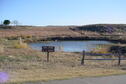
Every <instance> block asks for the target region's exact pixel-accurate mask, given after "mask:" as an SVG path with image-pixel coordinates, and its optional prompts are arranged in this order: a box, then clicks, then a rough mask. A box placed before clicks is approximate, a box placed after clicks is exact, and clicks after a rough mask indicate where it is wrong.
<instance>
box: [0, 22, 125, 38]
mask: <svg viewBox="0 0 126 84" xmlns="http://www.w3.org/2000/svg"><path fill="white" fill-rule="evenodd" d="M125 35H126V24H95V25H85V26H0V37H1V38H9V39H15V38H17V37H22V38H24V39H32V40H33V39H34V40H43V39H47V40H49V39H53V40H59V39H62V40H64V39H66V38H67V39H68V40H70V39H75V40H76V39H78V38H79V39H107V40H108V39H109V40H125V39H126V37H125Z"/></svg>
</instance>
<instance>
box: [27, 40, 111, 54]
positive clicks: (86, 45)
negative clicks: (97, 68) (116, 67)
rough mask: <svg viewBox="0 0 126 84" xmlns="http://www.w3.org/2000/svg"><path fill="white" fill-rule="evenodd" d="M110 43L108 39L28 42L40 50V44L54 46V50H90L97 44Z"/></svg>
mask: <svg viewBox="0 0 126 84" xmlns="http://www.w3.org/2000/svg"><path fill="white" fill-rule="evenodd" d="M106 44H112V43H111V42H109V41H50V42H41V43H30V44H29V45H30V46H31V47H32V48H33V49H36V50H41V49H42V46H55V47H56V51H65V52H82V51H83V50H85V51H90V50H92V49H93V48H96V47H98V45H106Z"/></svg>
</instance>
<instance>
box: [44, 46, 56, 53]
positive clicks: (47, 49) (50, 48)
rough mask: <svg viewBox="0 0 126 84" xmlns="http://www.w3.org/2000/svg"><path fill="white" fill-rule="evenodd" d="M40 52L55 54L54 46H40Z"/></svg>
mask: <svg viewBox="0 0 126 84" xmlns="http://www.w3.org/2000/svg"><path fill="white" fill-rule="evenodd" d="M42 52H55V47H54V46H42Z"/></svg>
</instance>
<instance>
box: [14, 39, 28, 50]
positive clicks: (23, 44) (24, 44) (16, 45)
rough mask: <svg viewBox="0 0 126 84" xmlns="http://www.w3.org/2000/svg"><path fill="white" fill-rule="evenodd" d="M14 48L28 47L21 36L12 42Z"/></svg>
mask: <svg viewBox="0 0 126 84" xmlns="http://www.w3.org/2000/svg"><path fill="white" fill-rule="evenodd" d="M14 48H28V44H27V43H24V42H23V41H22V39H21V38H19V40H18V41H17V42H14Z"/></svg>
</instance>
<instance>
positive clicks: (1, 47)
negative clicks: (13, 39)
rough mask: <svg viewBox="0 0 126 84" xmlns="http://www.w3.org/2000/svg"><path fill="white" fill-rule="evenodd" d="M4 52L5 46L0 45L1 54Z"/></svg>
mask: <svg viewBox="0 0 126 84" xmlns="http://www.w3.org/2000/svg"><path fill="white" fill-rule="evenodd" d="M3 52H4V45H2V44H0V53H3Z"/></svg>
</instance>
